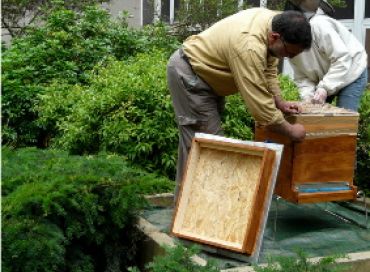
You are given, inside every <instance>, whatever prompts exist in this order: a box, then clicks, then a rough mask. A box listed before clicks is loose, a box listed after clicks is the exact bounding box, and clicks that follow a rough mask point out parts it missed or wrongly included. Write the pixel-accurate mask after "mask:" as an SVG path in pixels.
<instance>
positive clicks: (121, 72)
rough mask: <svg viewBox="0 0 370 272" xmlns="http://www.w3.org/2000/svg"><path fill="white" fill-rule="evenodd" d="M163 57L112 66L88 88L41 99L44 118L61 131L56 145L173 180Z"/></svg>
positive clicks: (173, 134)
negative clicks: (112, 157)
mask: <svg viewBox="0 0 370 272" xmlns="http://www.w3.org/2000/svg"><path fill="white" fill-rule="evenodd" d="M167 57H168V55H167V53H166V52H163V51H159V50H154V51H152V52H150V53H145V54H138V55H137V56H136V57H133V58H130V59H128V60H127V61H125V62H122V61H112V62H110V63H109V64H108V65H107V66H106V67H101V69H100V70H99V72H98V73H97V75H96V76H95V77H94V79H92V80H91V85H90V86H88V87H82V86H76V87H75V88H74V89H72V90H71V91H70V92H64V91H63V90H60V91H56V92H50V93H49V94H47V95H44V96H43V97H42V100H43V104H42V110H41V112H42V113H43V115H42V118H43V119H45V120H46V122H51V121H48V119H52V120H55V122H56V123H58V124H59V129H60V131H61V133H60V137H59V138H58V139H57V141H56V145H57V146H61V147H62V148H65V149H67V150H69V151H71V152H72V153H74V154H83V153H94V152H98V151H100V150H105V151H112V152H118V153H121V154H124V155H125V156H127V157H128V158H129V159H130V160H131V161H133V162H136V163H139V164H141V165H143V166H145V167H146V168H147V169H150V170H159V171H161V172H162V173H167V174H168V175H173V173H174V169H175V161H176V150H177V141H178V136H177V128H176V124H175V117H174V112H173V109H172V104H171V99H170V95H169V93H168V91H167V87H166V73H165V70H166V69H165V67H166V63H167ZM59 113H60V114H59ZM58 115H59V116H58ZM171 173H172V174H171Z"/></svg>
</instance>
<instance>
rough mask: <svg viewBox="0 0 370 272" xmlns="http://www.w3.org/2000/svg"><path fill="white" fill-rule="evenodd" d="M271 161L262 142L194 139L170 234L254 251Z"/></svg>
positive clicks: (250, 251)
mask: <svg viewBox="0 0 370 272" xmlns="http://www.w3.org/2000/svg"><path fill="white" fill-rule="evenodd" d="M274 162H275V152H274V151H272V150H269V149H266V148H260V147H252V146H249V147H246V146H245V145H239V144H235V143H225V142H223V143H221V142H217V141H213V140H208V139H194V140H193V143H192V147H191V151H190V154H189V159H188V162H187V169H186V172H185V176H184V180H183V182H182V186H181V189H180V193H179V197H178V201H177V205H176V209H175V215H174V219H173V224H172V234H173V235H175V236H177V237H180V238H185V239H189V240H193V241H196V242H200V243H204V244H208V245H212V246H217V247H220V248H225V249H229V250H233V251H236V252H241V253H247V254H252V253H253V251H254V249H255V244H256V239H257V237H258V234H259V232H260V231H261V230H260V229H259V226H260V223H261V220H262V216H263V214H262V212H261V211H262V210H264V209H263V206H264V203H265V199H266V192H267V190H268V189H269V184H270V183H269V181H270V179H271V174H272V165H273V164H274Z"/></svg>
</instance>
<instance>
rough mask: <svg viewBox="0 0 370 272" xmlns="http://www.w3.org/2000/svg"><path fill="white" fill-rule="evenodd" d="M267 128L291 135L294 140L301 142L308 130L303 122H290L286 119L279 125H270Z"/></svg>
mask: <svg viewBox="0 0 370 272" xmlns="http://www.w3.org/2000/svg"><path fill="white" fill-rule="evenodd" d="M267 129H269V130H271V131H273V132H277V133H279V134H282V135H285V136H287V137H289V138H290V139H291V140H293V141H297V142H300V141H302V140H303V139H304V137H305V136H306V130H305V129H304V127H303V126H302V125H301V124H293V125H292V124H290V123H289V122H287V121H284V122H283V123H281V124H278V125H269V126H267Z"/></svg>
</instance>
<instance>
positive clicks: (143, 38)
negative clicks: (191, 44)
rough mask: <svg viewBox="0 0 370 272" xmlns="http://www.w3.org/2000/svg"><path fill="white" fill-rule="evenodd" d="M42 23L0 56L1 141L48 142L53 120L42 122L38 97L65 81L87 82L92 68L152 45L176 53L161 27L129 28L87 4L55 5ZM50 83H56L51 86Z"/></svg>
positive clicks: (52, 133) (66, 88) (64, 89)
mask: <svg viewBox="0 0 370 272" xmlns="http://www.w3.org/2000/svg"><path fill="white" fill-rule="evenodd" d="M54 9H55V10H54V11H53V12H52V13H51V15H50V16H49V17H48V18H47V21H46V22H45V24H44V25H42V26H38V27H33V28H29V29H28V31H27V33H26V34H25V35H24V36H22V37H20V38H15V39H13V40H12V45H11V46H10V47H9V48H8V49H7V50H5V51H3V56H2V103H3V104H2V124H3V143H5V144H12V145H16V146H21V145H37V146H42V147H45V146H47V140H48V138H50V137H52V136H53V135H54V128H55V124H54V123H47V124H45V123H40V122H38V118H39V111H38V107H37V105H38V103H39V95H40V94H41V95H42V94H45V93H49V91H53V90H55V88H56V86H58V85H63V86H65V88H61V89H62V90H63V91H66V92H68V87H67V86H68V85H74V84H83V85H88V84H89V82H90V78H91V77H93V76H94V73H93V68H94V67H95V66H96V65H104V64H105V63H106V61H107V60H108V59H111V58H113V59H119V60H123V59H126V58H128V57H129V56H132V55H135V54H136V53H138V52H146V51H148V50H151V49H152V48H154V47H161V48H164V49H165V50H167V51H173V50H174V48H175V47H177V45H178V44H177V42H176V40H175V39H174V38H171V36H168V35H167V31H166V28H165V27H164V26H163V25H162V26H160V25H159V26H149V27H146V28H144V29H143V30H134V29H130V28H128V26H127V23H126V21H125V20H124V18H123V20H122V21H111V19H110V16H109V14H108V12H107V11H105V10H103V9H100V8H97V7H86V9H85V11H84V12H82V13H76V12H74V11H71V10H67V9H65V8H63V7H60V6H56V7H54ZM49 85H52V87H51V89H49V88H48V87H49Z"/></svg>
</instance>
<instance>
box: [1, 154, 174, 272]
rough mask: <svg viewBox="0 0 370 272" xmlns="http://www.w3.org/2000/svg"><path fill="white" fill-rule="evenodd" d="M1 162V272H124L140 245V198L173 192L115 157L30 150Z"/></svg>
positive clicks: (6, 156)
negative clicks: (138, 226)
mask: <svg viewBox="0 0 370 272" xmlns="http://www.w3.org/2000/svg"><path fill="white" fill-rule="evenodd" d="M2 155H3V156H2V183H3V184H2V188H3V190H2V194H3V195H2V269H3V270H4V271H23V272H24V271H25V272H29V271H37V272H39V271H86V272H90V271H112V272H114V271H117V272H118V271H124V270H125V268H126V267H127V266H129V265H132V264H133V261H134V258H135V256H136V245H137V242H138V240H139V239H141V236H140V233H139V231H138V230H137V229H136V228H135V223H136V217H137V215H138V213H139V211H140V210H141V209H142V208H143V207H145V205H146V202H145V201H144V199H143V197H142V195H143V194H150V193H153V192H168V191H172V189H173V184H172V182H170V181H169V180H168V179H166V178H163V177H157V176H156V175H153V174H148V173H146V172H145V171H143V170H140V169H138V168H134V167H132V166H130V164H129V163H127V161H126V160H125V158H123V157H120V156H117V155H109V154H101V155H95V156H85V157H80V156H69V155H68V154H67V153H66V152H61V151H56V150H37V149H34V148H26V149H18V150H10V149H7V148H5V149H3V150H2Z"/></svg>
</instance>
